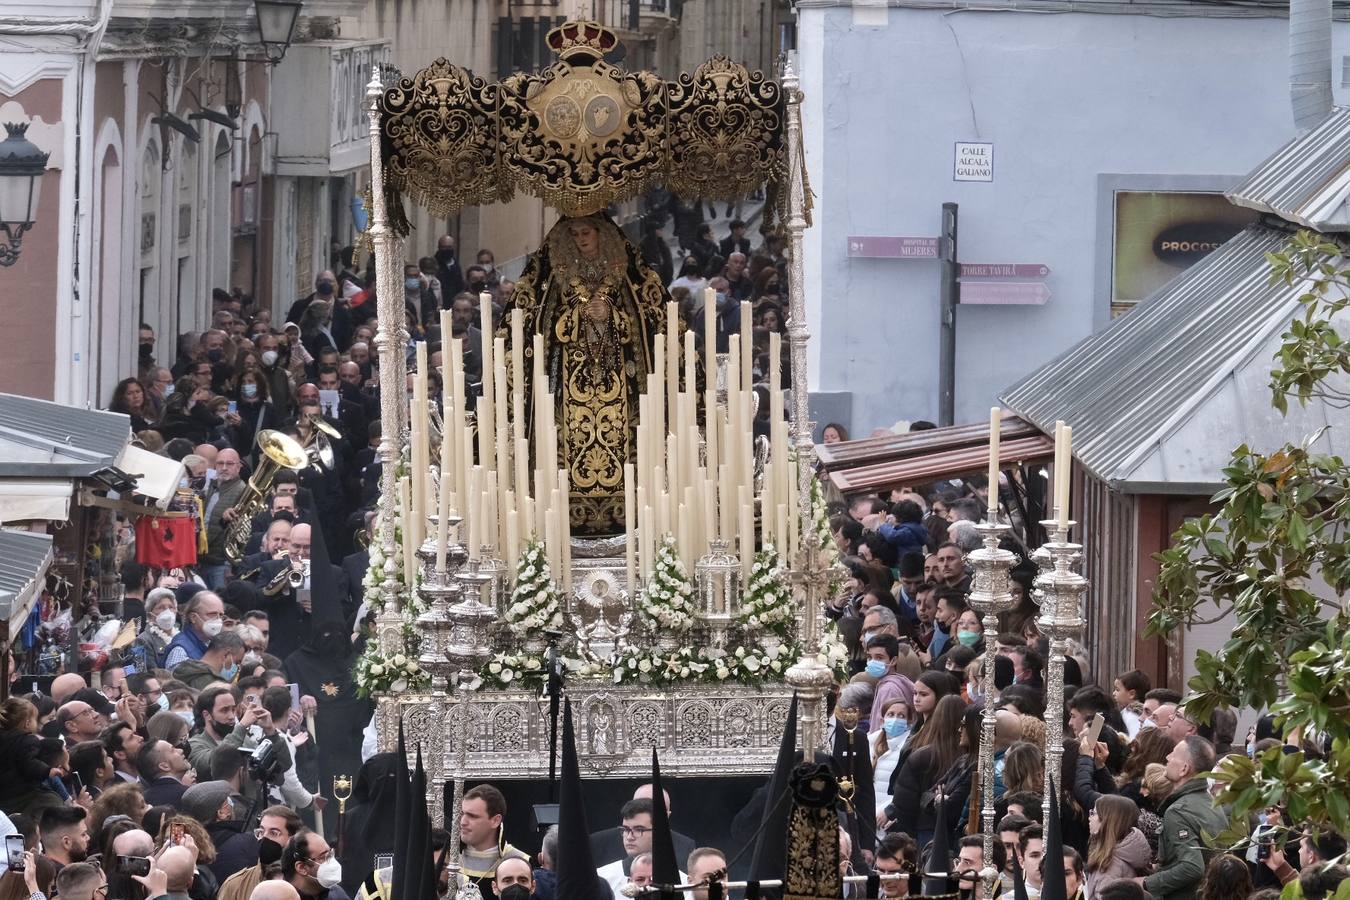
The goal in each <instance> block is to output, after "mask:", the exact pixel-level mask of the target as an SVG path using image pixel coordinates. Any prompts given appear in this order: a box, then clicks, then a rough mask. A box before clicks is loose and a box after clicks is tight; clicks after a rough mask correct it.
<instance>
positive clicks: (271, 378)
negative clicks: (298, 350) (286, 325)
mask: <svg viewBox="0 0 1350 900" xmlns="http://www.w3.org/2000/svg"><path fill="white" fill-rule="evenodd" d="M257 347H258V362H259V364H260V366H261V368H260V369H259V370H258V372H259V374H260V375H262V377H263V380H264V381H266V382H267V397H268V401H269V402H270V403H271V404H272V408H273V409H275V410H276V411H277V412H278V413H281V412H283V411H285V410H289V409H290V407H291V378H290V374H289V373H288V371H287V367H286V364H287V362H289V359H288V357H289V355H290V353H289V351H290V347H289V345H285V346H283V345H282V342H281V338H279V337H278V336H277V335H275V334H272V333H271V332H268V333H266V334H263V335H261V336H260V337H259V338H258V340H257Z"/></svg>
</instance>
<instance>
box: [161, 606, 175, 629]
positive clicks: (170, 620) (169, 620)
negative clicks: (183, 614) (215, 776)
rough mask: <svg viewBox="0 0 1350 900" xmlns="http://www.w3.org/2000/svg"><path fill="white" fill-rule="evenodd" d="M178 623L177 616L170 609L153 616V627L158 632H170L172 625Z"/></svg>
mask: <svg viewBox="0 0 1350 900" xmlns="http://www.w3.org/2000/svg"><path fill="white" fill-rule="evenodd" d="M177 621H178V615H177V613H175V612H174V611H173V610H171V609H162V610H160V611H159V613H158V615H156V616H155V627H157V628H158V629H159V630H160V631H172V630H173V626H174V623H175V622H177Z"/></svg>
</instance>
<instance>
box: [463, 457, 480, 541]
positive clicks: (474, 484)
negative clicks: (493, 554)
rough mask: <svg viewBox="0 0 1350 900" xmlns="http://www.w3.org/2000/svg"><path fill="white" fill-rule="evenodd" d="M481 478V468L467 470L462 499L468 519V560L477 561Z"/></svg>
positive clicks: (475, 467)
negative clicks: (465, 492) (466, 487)
mask: <svg viewBox="0 0 1350 900" xmlns="http://www.w3.org/2000/svg"><path fill="white" fill-rule="evenodd" d="M482 478H483V467H482V466H474V467H472V468H470V470H468V495H467V497H466V498H464V510H466V513H464V514H466V517H467V518H468V559H471V560H477V559H478V548H479V546H482V542H483V522H482V503H481V499H482V495H483V491H482V487H483V483H482Z"/></svg>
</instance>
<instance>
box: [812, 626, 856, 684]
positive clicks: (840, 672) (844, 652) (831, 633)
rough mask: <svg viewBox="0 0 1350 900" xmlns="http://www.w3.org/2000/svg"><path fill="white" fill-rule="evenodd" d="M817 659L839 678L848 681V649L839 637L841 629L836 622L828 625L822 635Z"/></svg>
mask: <svg viewBox="0 0 1350 900" xmlns="http://www.w3.org/2000/svg"><path fill="white" fill-rule="evenodd" d="M816 659H818V660H820V663H821V664H822V665H824V666H826V667H828V668H829V669H830V671H832V672H834V674H835V675H836V676H838V677H839V678H841V679H844V680H847V679H848V677H849V671H848V663H849V653H848V647H846V646H844V642H843V640H842V639H841V638H840V637H839V627H838V625H837V624H835V623H834V622H830V623H829V624H828V625H826V626H825V630H824V631H822V632H821V634H820V644H819V646H818V647H817V649H816Z"/></svg>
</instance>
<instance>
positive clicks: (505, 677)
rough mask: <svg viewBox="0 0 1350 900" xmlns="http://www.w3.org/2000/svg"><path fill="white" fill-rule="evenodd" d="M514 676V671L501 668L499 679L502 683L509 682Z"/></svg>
mask: <svg viewBox="0 0 1350 900" xmlns="http://www.w3.org/2000/svg"><path fill="white" fill-rule="evenodd" d="M515 677H516V673H515V672H512V671H511V670H510V669H502V675H501V679H502V683H503V684H507V683H509V682H510V681H511V679H512V678H515Z"/></svg>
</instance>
